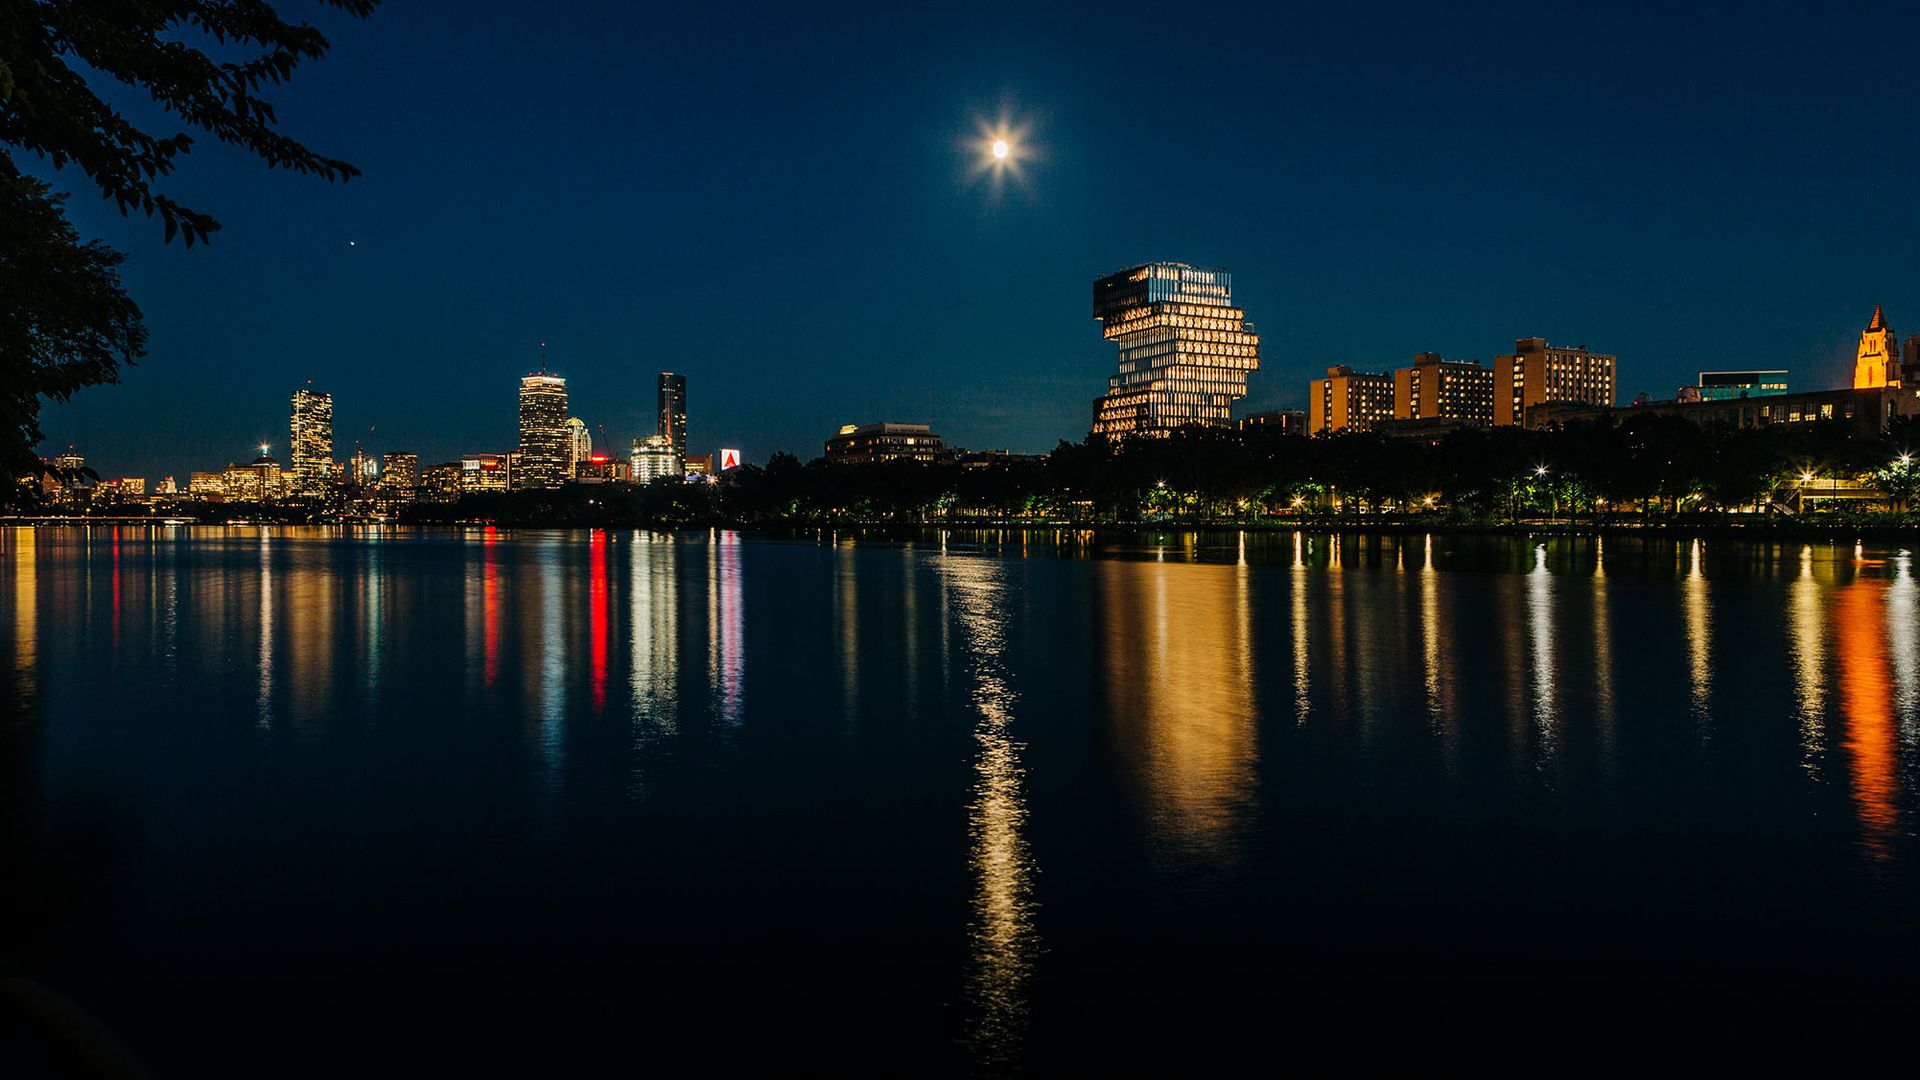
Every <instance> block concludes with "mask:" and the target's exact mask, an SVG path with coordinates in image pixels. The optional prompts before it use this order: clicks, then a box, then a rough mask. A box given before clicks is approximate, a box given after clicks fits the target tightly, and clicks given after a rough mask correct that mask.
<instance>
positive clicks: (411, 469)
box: [380, 454, 420, 491]
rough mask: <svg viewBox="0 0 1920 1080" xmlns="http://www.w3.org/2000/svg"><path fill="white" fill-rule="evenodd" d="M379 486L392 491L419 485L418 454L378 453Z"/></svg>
mask: <svg viewBox="0 0 1920 1080" xmlns="http://www.w3.org/2000/svg"><path fill="white" fill-rule="evenodd" d="M380 465H381V468H380V486H381V487H383V488H388V489H390V490H394V491H411V490H413V489H414V488H417V487H419V486H420V455H418V454H382V455H380Z"/></svg>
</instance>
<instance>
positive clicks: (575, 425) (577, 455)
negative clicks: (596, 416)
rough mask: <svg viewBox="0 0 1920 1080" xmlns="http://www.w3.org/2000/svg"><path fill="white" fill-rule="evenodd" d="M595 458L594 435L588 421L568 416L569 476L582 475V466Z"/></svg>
mask: <svg viewBox="0 0 1920 1080" xmlns="http://www.w3.org/2000/svg"><path fill="white" fill-rule="evenodd" d="M592 460H593V435H592V433H590V432H588V431H587V422H586V421H585V420H582V419H580V418H579V417H577V416H572V417H568V418H567V476H568V477H569V478H571V477H575V476H579V475H580V466H582V465H585V464H586V463H587V462H589V461H592Z"/></svg>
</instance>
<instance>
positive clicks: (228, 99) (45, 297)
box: [0, 0, 377, 475]
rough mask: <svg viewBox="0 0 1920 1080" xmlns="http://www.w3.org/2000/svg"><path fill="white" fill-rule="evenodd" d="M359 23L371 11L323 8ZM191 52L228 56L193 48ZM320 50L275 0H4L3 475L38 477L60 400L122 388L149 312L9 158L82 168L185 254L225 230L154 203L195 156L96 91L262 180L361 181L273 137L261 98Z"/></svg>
mask: <svg viewBox="0 0 1920 1080" xmlns="http://www.w3.org/2000/svg"><path fill="white" fill-rule="evenodd" d="M319 2H320V3H322V4H324V5H325V6H327V7H331V8H335V9H338V10H340V11H343V12H345V13H347V14H349V15H352V16H354V17H356V18H364V17H365V16H367V15H368V14H370V13H371V12H372V11H373V9H374V7H375V5H376V3H377V0H319ZM187 38H193V39H195V40H197V41H199V42H201V43H203V44H204V45H206V46H207V47H208V48H210V49H213V50H215V51H218V52H219V53H220V54H221V55H222V56H229V55H237V56H238V59H215V58H214V57H213V56H211V55H209V54H208V52H207V51H206V50H205V49H202V48H198V47H195V45H194V44H190V43H189V42H188V40H186V39H187ZM326 51H327V39H326V38H325V37H324V36H323V35H322V34H321V33H320V31H319V30H318V29H316V28H315V27H313V26H311V25H308V24H307V23H304V22H288V21H287V20H286V19H284V18H282V17H281V16H280V14H279V13H278V12H277V11H275V10H274V8H273V6H272V5H271V4H270V3H268V2H267V0H143V2H141V3H112V4H103V3H98V2H89V0H8V2H7V3H5V4H0V320H3V321H0V466H4V467H5V468H6V469H7V471H8V472H9V473H10V474H13V475H19V474H21V473H24V472H27V471H30V470H33V469H36V468H37V467H38V465H37V458H36V457H35V455H34V446H35V444H37V443H38V442H39V441H40V434H41V433H40V427H39V415H40V406H41V398H43V397H45V398H51V399H56V400H61V401H65V400H67V399H68V398H70V397H71V396H72V395H73V393H74V392H75V391H77V390H79V389H81V388H83V387H87V386H92V385H97V384H100V383H110V382H115V381H117V380H118V378H119V370H120V365H121V364H131V363H133V362H135V361H136V360H138V359H139V358H140V357H142V356H144V355H145V354H146V343H147V333H146V327H145V324H144V323H143V322H142V319H141V315H140V309H139V307H138V306H137V305H135V304H134V302H133V300H132V299H131V298H129V297H128V296H127V294H126V292H125V290H124V289H123V288H122V287H121V284H120V276H119V266H120V262H121V258H122V257H121V255H120V254H119V253H118V252H115V251H113V250H112V249H110V248H108V247H106V246H105V245H104V244H101V243H100V242H99V241H91V242H84V243H83V242H82V241H81V239H80V237H79V235H78V233H77V232H75V230H74V228H73V226H72V225H71V223H69V222H68V221H67V220H66V217H65V213H64V211H63V209H62V202H63V199H62V197H61V196H58V195H56V194H54V193H53V192H52V191H51V189H50V188H49V187H48V186H47V185H46V184H44V183H41V182H39V181H37V180H34V179H32V178H30V177H27V176H25V175H24V174H22V173H21V172H20V170H19V168H18V166H17V165H16V164H15V162H14V159H13V156H12V155H13V153H14V152H16V151H18V152H22V153H28V154H32V155H34V156H36V157H38V158H40V159H42V160H43V161H46V162H48V163H50V164H51V165H53V167H54V168H56V169H60V170H66V169H69V168H72V169H76V170H78V171H79V172H81V173H83V174H85V176H86V178H87V179H88V180H89V181H91V182H92V183H93V184H94V185H95V186H96V187H98V188H99V190H100V193H101V195H102V196H103V197H105V198H107V199H109V200H112V201H113V203H114V204H115V205H116V206H118V207H119V208H120V212H121V213H122V214H126V213H130V212H131V211H133V210H139V211H140V212H142V213H143V214H145V215H146V216H148V217H156V216H157V217H158V218H159V219H160V222H161V225H162V226H163V228H164V235H163V239H165V240H166V241H169V242H170V241H172V240H173V239H174V238H175V237H176V236H177V237H179V238H180V239H181V240H182V241H183V242H185V243H186V244H187V245H188V246H189V247H191V246H192V245H193V244H195V243H196V242H202V241H206V240H209V239H211V238H212V236H213V234H214V233H215V232H217V231H218V230H219V228H220V223H219V222H218V221H217V220H216V219H215V218H214V217H213V215H211V214H209V213H206V212H204V211H201V210H196V209H193V208H191V207H188V206H184V205H182V204H181V203H179V202H176V201H175V200H174V199H172V198H170V197H169V196H167V195H166V194H165V193H164V192H162V191H160V190H159V189H158V188H157V186H156V185H157V184H158V182H159V181H161V180H162V179H163V178H165V177H166V176H167V175H168V174H170V173H171V172H172V171H173V169H174V167H175V165H176V164H178V161H179V159H180V157H181V156H182V155H184V154H186V153H187V152H188V151H189V150H190V149H191V147H192V146H193V143H194V140H193V136H192V135H190V134H188V131H187V130H180V131H174V132H172V133H161V134H156V133H153V132H149V131H146V130H142V129H141V128H140V127H139V126H137V125H136V124H135V123H134V122H133V121H131V120H129V119H128V118H127V117H125V116H124V115H122V114H121V112H120V111H119V110H117V109H115V108H114V107H113V106H112V105H110V104H108V103H107V101H106V100H105V99H104V98H102V97H101V96H100V94H99V93H98V92H96V90H95V89H94V86H93V83H92V82H91V81H90V80H113V81H117V82H119V83H123V84H125V85H127V86H131V87H134V88H136V89H137V90H140V91H144V92H145V93H146V94H147V95H148V96H150V97H151V98H152V100H153V101H154V103H155V104H157V105H158V106H160V108H161V109H162V110H163V111H164V112H165V113H167V114H168V115H170V116H171V117H173V118H174V120H175V121H176V122H177V123H178V124H179V125H180V126H181V127H183V128H185V129H191V130H198V131H200V132H202V133H204V134H207V135H211V136H213V137H214V138H216V139H219V140H220V141H221V142H224V143H229V144H231V145H234V146H238V147H241V148H243V149H245V150H247V151H249V152H251V153H252V154H253V155H254V156H256V157H258V158H260V159H261V160H263V161H265V162H266V163H267V166H268V167H269V168H284V169H290V170H292V171H294V172H296V173H305V174H308V175H312V176H319V177H322V178H324V179H327V180H329V181H332V180H347V179H350V178H352V177H354V176H358V175H359V170H357V169H355V168H354V167H353V166H352V165H349V164H347V163H346V162H344V161H340V160H337V159H335V158H330V157H326V156H324V155H322V154H319V153H316V152H314V151H313V150H310V149H308V148H307V147H306V146H304V145H302V144H301V143H299V142H298V141H296V140H294V139H293V138H291V137H289V136H287V135H285V134H283V133H282V132H280V131H279V130H278V128H277V123H278V120H277V118H276V116H275V114H274V109H273V105H272V104H271V103H270V102H268V101H266V100H265V99H264V98H262V97H260V96H259V95H260V94H261V93H262V92H263V91H265V90H268V89H270V88H271V87H273V86H277V85H280V84H282V83H284V82H286V81H287V79H288V78H290V77H291V76H292V74H293V72H294V69H295V68H297V67H298V66H299V65H300V64H301V63H302V62H304V61H307V60H313V59H317V58H319V57H321V56H323V55H325V54H326Z"/></svg>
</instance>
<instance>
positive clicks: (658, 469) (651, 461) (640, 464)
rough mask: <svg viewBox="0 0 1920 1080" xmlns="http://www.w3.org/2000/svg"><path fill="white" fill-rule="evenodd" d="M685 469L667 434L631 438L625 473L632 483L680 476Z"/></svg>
mask: <svg viewBox="0 0 1920 1080" xmlns="http://www.w3.org/2000/svg"><path fill="white" fill-rule="evenodd" d="M686 471H687V468H686V463H685V461H684V460H683V459H682V458H681V456H680V453H679V451H676V450H675V449H674V448H673V441H672V440H671V439H669V438H668V437H667V436H665V435H648V436H647V437H646V438H644V439H635V440H633V451H632V454H631V455H630V456H629V457H628V458H627V475H628V476H630V477H632V478H633V482H634V483H636V484H645V483H648V482H650V481H653V480H657V479H659V478H660V477H663V476H672V477H680V476H684V475H685V474H686Z"/></svg>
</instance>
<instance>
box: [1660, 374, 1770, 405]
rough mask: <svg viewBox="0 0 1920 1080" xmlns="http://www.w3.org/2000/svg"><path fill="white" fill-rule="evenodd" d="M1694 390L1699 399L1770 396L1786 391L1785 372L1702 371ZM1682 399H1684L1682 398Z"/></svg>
mask: <svg viewBox="0 0 1920 1080" xmlns="http://www.w3.org/2000/svg"><path fill="white" fill-rule="evenodd" d="M1694 390H1695V391H1696V392H1697V393H1698V394H1699V399H1700V400H1701V401H1738V400H1740V399H1741V398H1756V397H1772V396H1774V395H1776V394H1784V393H1786V392H1787V373H1786V372H1785V371H1784V370H1778V369H1776V370H1773V371H1703V372H1701V373H1700V381H1699V382H1698V383H1697V384H1695V386H1694ZM1682 400H1684V399H1682Z"/></svg>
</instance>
